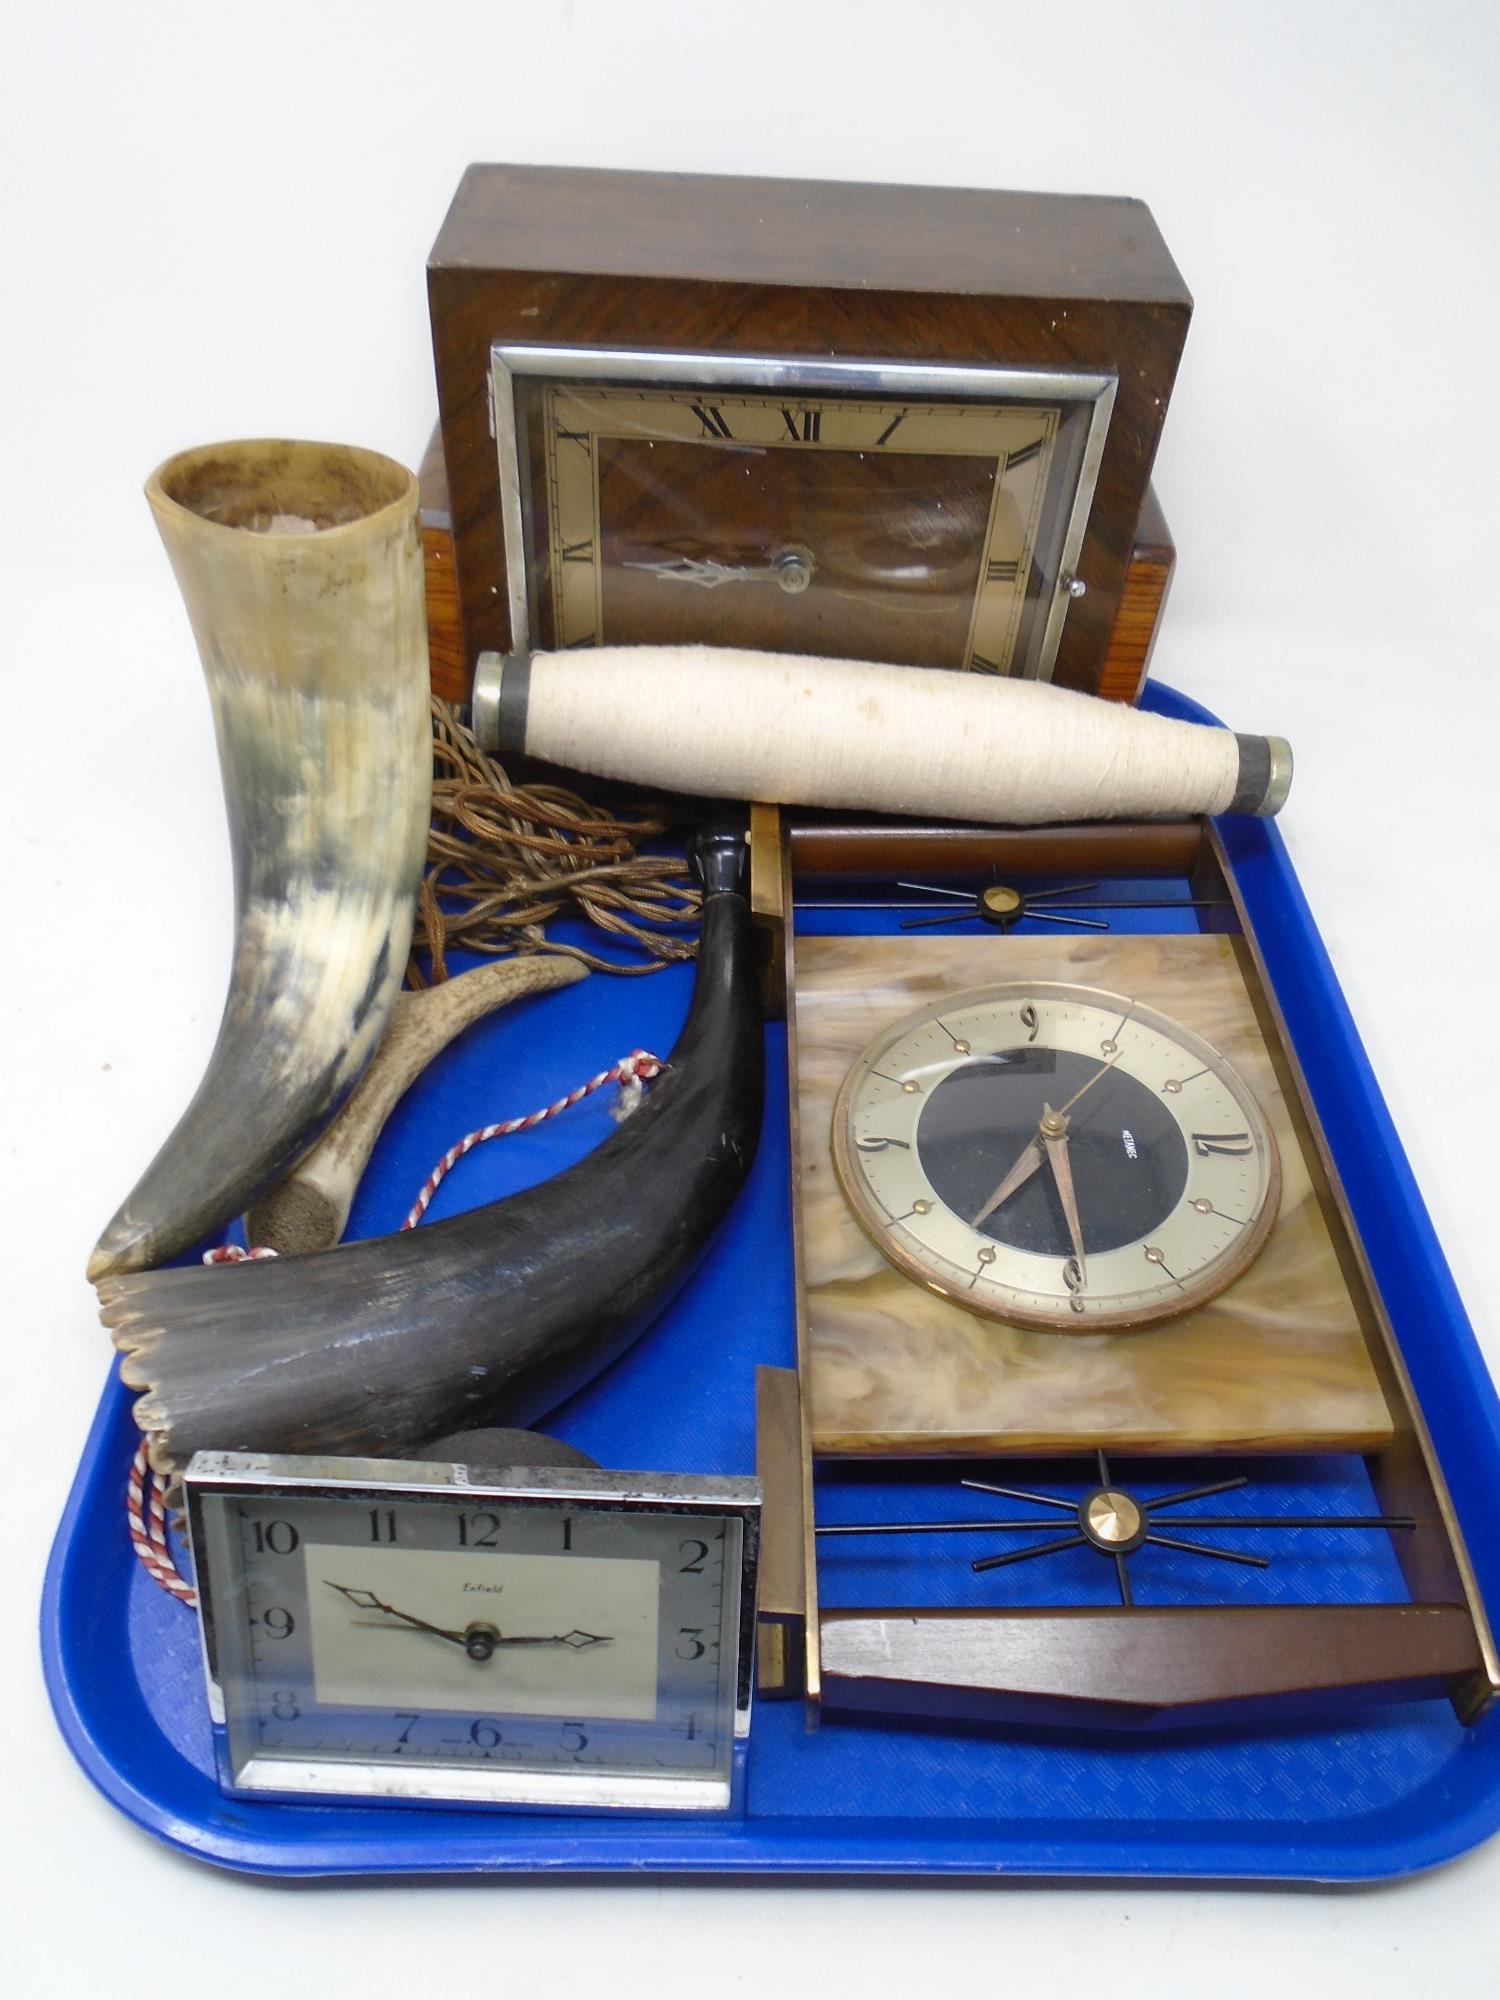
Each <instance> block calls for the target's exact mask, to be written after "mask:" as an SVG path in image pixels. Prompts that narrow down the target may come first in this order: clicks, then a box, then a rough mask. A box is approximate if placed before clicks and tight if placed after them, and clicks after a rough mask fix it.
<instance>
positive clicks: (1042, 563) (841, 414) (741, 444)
mask: <svg viewBox="0 0 1500 2000" xmlns="http://www.w3.org/2000/svg"><path fill="white" fill-rule="evenodd" d="M1114 387H1115V385H1114V381H1113V378H1112V377H1109V376H1102V375H1086V374H1082V373H1077V374H1069V373H1051V374H1047V373H1037V372H1030V371H1025V370H1020V369H1006V368H958V367H952V368H945V367H935V366H928V367H915V366H906V365H902V364H895V363H877V362H853V361H836V362H814V361H798V360H787V359H779V360H764V359H762V360H756V359H754V358H751V357H744V356H728V355H701V354H700V355H690V354H655V353H638V352H630V353H626V352H616V351H601V350H581V349H566V348H527V347H515V346H510V347H499V348H496V349H495V350H494V353H493V355H492V380H491V390H492V400H493V404H494V410H495V420H496V441H497V447H498V451H499V457H500V474H501V494H502V506H503V509H504V516H505V522H504V525H505V540H506V571H507V578H508V581H509V589H510V610H511V627H512V648H513V650H515V651H525V650H528V649H529V648H530V647H543V648H548V649H563V648H567V647H573V646H599V645H604V644H606V643H607V644H611V645H621V644H626V645H628V644H647V643H651V644H659V645H673V644H687V643H692V642H710V643H720V644H722V643H733V644H737V645H742V646H750V647H756V648H760V649H764V650H769V651H774V652H804V653H818V654H824V655H840V656H847V657H851V658H867V659H885V660H892V661H896V662H899V663H903V664H916V665H928V666H945V667H959V668H967V669H970V670H972V671H974V672H979V673H991V674H1020V675H1028V676H1034V677H1042V678H1045V677H1046V676H1047V675H1048V674H1049V673H1050V670H1051V665H1052V661H1053V658H1054V656H1055V653H1056V650H1057V643H1058V640H1059V638H1060V636H1061V632H1062V626H1063V621H1064V619H1065V617H1066V615H1067V608H1068V605H1069V603H1070V602H1071V601H1072V598H1073V597H1074V596H1076V595H1079V594H1081V593H1082V592H1083V591H1084V590H1085V589H1086V587H1087V586H1086V583H1085V581H1084V580H1083V579H1081V578H1079V577H1078V576H1076V575H1075V573H1074V564H1075V563H1076V561H1077V559H1078V551H1079V548H1080V546H1081V543H1082V539H1083V533H1084V529H1085V526H1086V524H1087V519H1088V510H1089V504H1090V501H1091V499H1092V495H1093V490H1094V483H1095V478H1096V474H1097V470H1098V463H1099V455H1100V452H1101V451H1102V449H1103V443H1104V436H1105V432H1106V430H1107V427H1108V422H1109V413H1110V409H1111V407H1112V404H1113V398H1114Z"/></svg>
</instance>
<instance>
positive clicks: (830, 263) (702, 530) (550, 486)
mask: <svg viewBox="0 0 1500 2000" xmlns="http://www.w3.org/2000/svg"><path fill="white" fill-rule="evenodd" d="M428 286H429V294H430V301H431V307H432V321H433V340H434V353H435V357H436V364H437V378H438V397H439V408H440V415H441V435H440V439H439V440H436V441H435V446H434V449H433V450H432V451H431V452H430V453H429V457H428V462H427V464H426V466H425V467H424V502H425V510H424V531H425V534H426V542H427V552H428V565H429V594H430V597H431V599H432V642H433V643H432V651H433V658H434V679H435V684H436V685H437V687H438V691H439V692H440V693H446V694H448V695H449V696H450V697H451V698H453V699H457V700H466V699H467V698H468V695H469V691H470V687H471V684H472V679H473V675H474V671H475V668H476V664H477V663H478V662H479V660H480V658H481V656H483V655H484V654H486V653H497V654H503V653H505V652H507V651H511V650H515V651H528V650H530V649H531V648H533V647H541V648H547V649H558V648H564V647H570V646H593V645H603V644H632V643H645V642H655V643H662V644H672V643H682V642H688V641H694V640H710V641H714V642H718V643H729V644H735V645H742V646H750V647H758V648H765V649H769V650H772V651H779V652H808V653H820V654H827V655H840V656H844V657H853V658H865V659H886V660H894V661H899V662H903V663H909V664H913V665H922V666H935V667H953V668H961V669H968V670H970V671H975V672H981V673H995V674H1016V675H1025V676H1029V677H1034V678H1043V679H1052V680H1055V681H1057V682H1058V683H1059V684H1060V685H1063V686H1067V687H1074V688H1083V689H1087V690H1089V691H1092V692H1099V693H1104V694H1108V695H1113V696H1116V697H1118V698H1120V699H1124V700H1131V699H1133V698H1134V697H1135V695H1136V693H1137V691H1138V688H1139V685H1140V682H1141V678H1142V676H1143V674H1144V671H1145V666H1146V661H1147V657H1148V654H1149V650H1150V644H1151V640H1152V637H1153V636H1154V631H1155V625H1156V621H1157V618H1158V616H1159V613H1160V609H1161V604H1162V601H1163V598H1164V596H1165V590H1166V585H1167V581H1168V578H1169V575H1170V570H1171V560H1172V555H1171V545H1170V540H1169V538H1168V537H1167V534H1166V530H1165V527H1164V525H1163V524H1162V523H1161V520H1160V516H1159V513H1158V511H1157V509H1156V507H1155V503H1154V500H1153V499H1152V497H1151V496H1150V493H1149V487H1148V482H1149V478H1150V471H1151V464H1152V460H1153V458H1154V456H1155V452H1156V446H1157V441H1158V438H1159V436H1160V432H1161V426H1162V422H1163V420H1164V418H1165V415H1166V410H1167V405H1168V401H1169V398H1170V395H1171V390H1172V383H1173V380H1174V378H1175V375H1176V370H1177V364H1178V359H1179V356H1180V354H1181V349H1182V343H1183V339H1184V337H1185V335H1186V331H1187V325H1188V319H1189V315H1190V312H1191V301H1190V299H1189V296H1188V293H1187V290H1186V288H1185V286H1184V285H1183V282H1182V279H1181V277H1180V275H1179V273H1178V271H1177V269H1176V266H1175V265H1174V263H1173V262H1172V259H1171V256H1170V255H1169V253H1168V251H1167V249H1166V246H1165V244H1164V243H1163V242H1162V240H1161V237H1160V235H1159V233H1158V231H1157V229H1156V226H1155V224H1154V222H1153V221H1152V219H1151V216H1150V213H1149V211H1148V210H1147V209H1146V208H1145V207H1144V206H1143V205H1142V204H1141V203H1139V202H1133V201H1124V200H1115V199H1103V198H1096V197H1086V196H1077V197H1074V196H1061V195H1035V194H988V193H981V192H977V191H972V190H937V189H922V188H907V187H870V186H844V185H837V184H823V183H812V182H798V181H760V180H737V179H733V180H732V179H705V178H698V177H693V176H677V175H671V176H668V175H643V174H626V173H600V172H579V171H576V170H563V169H547V168H518V167H489V166H484V167H473V168H471V169H470V170H469V172H468V173H467V174H466V175H465V177H464V180H463V182H462V184H461V185H460V188H459V190H458V193H457V196H456V197H455V200H454V203H453V206H452V209H451V211H450V213H449V216H448V219H447V221H446V223H445V224H444V226H443V230H442V232H441V234H440V236H439V238H438V241H437V244H436V246H435V247H434V250H433V253H432V257H431V260H430V263H429V270H428Z"/></svg>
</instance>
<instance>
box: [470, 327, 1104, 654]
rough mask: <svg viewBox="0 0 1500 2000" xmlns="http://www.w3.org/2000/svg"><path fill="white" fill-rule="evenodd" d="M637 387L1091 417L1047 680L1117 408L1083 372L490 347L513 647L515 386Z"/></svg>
mask: <svg viewBox="0 0 1500 2000" xmlns="http://www.w3.org/2000/svg"><path fill="white" fill-rule="evenodd" d="M533 377H541V378H543V379H547V380H556V381H596V382H609V383H640V384H643V385H649V386H651V387H661V388H678V389H691V388H696V387H700V386H712V387H714V388H717V389H720V390H723V389H726V388H739V389H746V390H781V391H785V392H787V393H789V394H797V395H804V396H806V395H817V394H819V393H820V392H821V393H824V394H830V395H832V394H839V395H846V396H847V395H867V396H902V397H905V398H907V399H908V400H911V401H928V402H944V401H947V402H955V401H963V402H997V403H1026V402H1031V403H1046V402H1054V403H1067V404H1070V405H1073V406H1075V407H1076V406H1079V405H1085V406H1088V408H1089V419H1088V428H1087V432H1086V434H1085V437H1084V442H1083V448H1082V451H1081V453H1080V454H1079V460H1078V476H1077V481H1076V484H1075V486H1074V489H1073V498H1072V502H1071V505H1070V507H1069V511H1068V519H1067V524H1066V527H1065V528H1064V531H1063V537H1062V542H1061V545H1060V547H1059V551H1058V564H1057V574H1056V575H1055V576H1054V577H1053V579H1052V587H1051V593H1050V598H1049V600H1048V603H1047V614H1046V618H1045V620H1044V622H1043V625H1042V632H1041V638H1040V641H1039V643H1038V644H1037V645H1036V646H1035V647H1034V649H1033V654H1032V657H1031V658H1030V659H1028V660H1027V661H1026V662H1025V663H1024V665H1023V667H1022V668H1021V669H1019V670H1018V675H1019V677H1023V678H1026V679H1031V680H1050V679H1051V678H1052V669H1053V666H1054V664H1055V662H1056V659H1057V649H1058V646H1059V644H1060V642H1061V639H1062V632H1063V624H1064V622H1065V620H1066V618H1067V615H1068V607H1069V605H1070V604H1071V603H1072V601H1073V599H1074V596H1075V595H1081V594H1082V592H1081V591H1079V590H1078V589H1077V583H1078V581H1079V580H1078V578H1077V566H1078V559H1079V555H1080V553H1081V551H1082V548H1083V538H1084V534H1085V531H1086V530H1087V527H1088V520H1089V512H1090V509H1091V508H1092V506H1093V501H1094V489H1095V487H1096V485H1097V484H1098V478H1099V465H1100V461H1101V459H1102V458H1103V456H1104V441H1105V437H1106V435H1107V434H1108V431H1109V422H1110V417H1111V415H1112V413H1113V410H1114V402H1115V390H1116V386H1117V384H1116V378H1115V377H1114V376H1113V375H1102V374H1099V373H1097V372H1093V371H1089V370H1078V371H1071V370H1064V369H1035V368H1001V367H963V366H952V367H950V366H947V365H945V364H939V363H915V362H911V363H908V362H903V361H853V360H844V361H828V360H819V359H817V358H815V357H812V356H786V355H777V356H769V355H752V354H691V353H677V352H665V351H657V350H653V349H648V348H608V347H543V346H537V347H533V346H528V345H525V344H517V343H502V342H496V343H495V345H494V346H492V347H491V349H490V380H489V393H490V415H491V423H492V428H493V430H494V436H495V451H496V455H497V458H498V461H499V471H500V521H501V529H502V533H503V537H504V546H505V580H506V592H507V597H508V601H509V606H510V650H511V651H512V652H513V653H528V652H530V651H531V649H532V644H533V639H534V635H533V633H532V629H531V585H530V565H529V562H528V557H527V548H526V515H525V502H524V496H523V492H522V476H521V454H520V439H519V434H518V430H517V422H516V387H517V382H518V380H525V379H530V378H533Z"/></svg>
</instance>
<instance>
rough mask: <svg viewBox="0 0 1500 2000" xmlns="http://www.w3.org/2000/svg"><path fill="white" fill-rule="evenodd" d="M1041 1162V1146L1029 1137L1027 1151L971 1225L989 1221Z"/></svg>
mask: <svg viewBox="0 0 1500 2000" xmlns="http://www.w3.org/2000/svg"><path fill="white" fill-rule="evenodd" d="M1041 1164H1042V1149H1041V1146H1040V1145H1039V1144H1038V1142H1037V1140H1036V1139H1028V1140H1027V1141H1026V1149H1025V1151H1024V1152H1023V1153H1022V1154H1021V1156H1020V1158H1019V1159H1018V1160H1017V1161H1016V1163H1015V1165H1014V1166H1013V1167H1012V1168H1011V1170H1010V1172H1009V1173H1008V1174H1007V1175H1006V1176H1005V1179H1004V1180H1003V1181H1001V1183H1000V1185H999V1187H997V1188H996V1189H995V1192H994V1193H993V1194H992V1195H991V1196H990V1198H989V1200H988V1201H987V1202H986V1203H985V1205H984V1207H983V1208H982V1209H980V1211H979V1213H978V1215H976V1216H975V1217H974V1218H973V1220H972V1222H971V1224H970V1227H971V1228H973V1229H977V1228H978V1227H979V1225H980V1223H981V1222H985V1221H987V1220H988V1219H989V1217H990V1216H992V1215H993V1214H994V1212H995V1210H996V1209H997V1208H998V1207H999V1206H1000V1204H1001V1202H1003V1201H1009V1200H1010V1198H1011V1196H1012V1195H1013V1194H1014V1193H1015V1191H1016V1189H1017V1188H1018V1187H1023V1186H1024V1185H1025V1184H1026V1182H1027V1181H1029V1180H1030V1179H1031V1176H1032V1175H1033V1174H1034V1173H1035V1172H1036V1170H1037V1168H1038V1167H1039V1166H1040V1165H1041Z"/></svg>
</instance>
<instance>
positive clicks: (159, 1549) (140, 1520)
mask: <svg viewBox="0 0 1500 2000" xmlns="http://www.w3.org/2000/svg"><path fill="white" fill-rule="evenodd" d="M665 1068H666V1064H665V1063H664V1062H663V1061H662V1060H661V1058H660V1056H654V1055H652V1054H651V1052H650V1051H649V1050H648V1049H632V1050H631V1052H630V1054H629V1055H628V1056H622V1057H621V1058H620V1060H619V1062H617V1063H612V1064H611V1065H610V1067H609V1068H608V1069H601V1070H600V1072H599V1074H598V1075H597V1076H591V1077H590V1078H589V1080H588V1082H587V1083H581V1084H580V1085H579V1086H578V1088H577V1089H576V1090H570V1091H569V1092H568V1094H567V1096H566V1097H559V1098H557V1099H556V1100H555V1101H554V1102H553V1103H551V1104H544V1105H543V1106H542V1108H541V1110H540V1111H528V1112H527V1114H526V1116H525V1117H524V1118H506V1119H503V1120H502V1121H501V1122H500V1123H499V1124H498V1125H481V1126H480V1127H479V1129H478V1131H476V1132H470V1133H468V1134H466V1135H465V1137H464V1138H462V1139H460V1140H459V1142H458V1144H457V1145H456V1146H450V1147H449V1148H448V1150H447V1152H446V1153H444V1155H443V1157H442V1158H441V1159H440V1160H439V1161H438V1163H437V1165H436V1166H435V1167H434V1168H433V1170H432V1172H431V1173H430V1174H429V1175H428V1176H427V1178H426V1180H425V1181H424V1182H423V1183H422V1188H421V1192H420V1193H419V1194H418V1196H417V1198H416V1200H415V1201H414V1202H413V1203H412V1205H411V1208H410V1210H409V1211H408V1213H407V1217H406V1220H405V1221H404V1222H403V1223H402V1225H401V1227H402V1228H403V1229H415V1228H416V1226H417V1224H418V1223H419V1222H420V1221H421V1220H422V1218H423V1216H424V1215H425V1214H426V1213H427V1210H428V1209H429V1207H430V1206H431V1204H432V1198H433V1196H434V1195H435V1194H436V1193H437V1191H438V1189H439V1188H440V1187H441V1186H442V1184H443V1182H444V1181H445V1180H446V1179H447V1177H448V1175H449V1174H450V1173H451V1172H452V1171H453V1169H454V1168H455V1167H456V1166H457V1165H458V1163H459V1161H460V1160H461V1159H462V1158H463V1157H464V1155H465V1154H466V1153H472V1152H473V1150H474V1148H475V1147H476V1146H482V1145H484V1143H485V1142H486V1141H487V1140H489V1139H508V1138H509V1137H510V1135H511V1134H512V1133H513V1132H526V1131H529V1130H530V1129H531V1127H532V1126H533V1125H540V1124H541V1123H542V1121H543V1120H544V1119H546V1118H555V1117H556V1116H557V1114H558V1112H559V1111H567V1110H570V1109H571V1108H572V1106H573V1105H575V1104H581V1103H582V1102H583V1100H584V1098H586V1097H591V1096H592V1095H593V1094H594V1092H595V1091H596V1090H602V1089H603V1088H604V1086H605V1084H607V1083H617V1084H619V1086H620V1089H621V1091H622V1092H624V1093H626V1107H625V1108H626V1110H627V1111H633V1110H634V1109H635V1105H636V1103H638V1102H639V1100H640V1095H641V1092H642V1091H643V1089H644V1088H645V1086H646V1085H647V1084H648V1083H650V1082H651V1081H652V1079H653V1078H654V1077H658V1076H660V1075H661V1073H662V1071H663V1070H664V1069H665ZM275 1255H276V1252H275V1251H274V1250H270V1249H267V1248H266V1247H265V1246H264V1245H263V1244H257V1245H256V1246H255V1247H254V1248H253V1249H250V1250H242V1249H241V1248H240V1246H239V1245H238V1244H237V1243H221V1244H220V1245H219V1246H218V1248H217V1249H214V1250H205V1251H204V1253H203V1261H204V1263H205V1264H243V1263H249V1262H252V1261H255V1260H258V1259H262V1258H266V1257H274V1256H275ZM125 1512H126V1517H127V1520H128V1522H129V1527H130V1545H131V1547H132V1548H133V1549H134V1550H135V1552H136V1555H137V1557H138V1558H139V1559H140V1561H141V1563H142V1564H143V1565H144V1567H145V1570H146V1574H147V1575H148V1576H149V1577H151V1578H152V1580H153V1581H154V1582H156V1583H159V1584H160V1585H161V1587H162V1589H163V1590H167V1591H170V1592H171V1594H172V1595H173V1597H176V1598H179V1599H180V1600H181V1601H182V1602H183V1603H184V1604H188V1605H195V1604H196V1603H197V1602H198V1597H197V1593H196V1592H195V1591H194V1589H193V1586H192V1585H191V1584H190V1583H189V1582H188V1581H187V1579H186V1578H185V1577H184V1576H183V1575H182V1573H181V1571H180V1570H179V1569H178V1567H177V1564H176V1561H175V1559H174V1558H173V1555H172V1550H171V1546H170V1544H169V1543H168V1541H167V1503H166V1483H165V1481H164V1480H163V1479H162V1478H161V1476H160V1474H159V1473H154V1472H150V1471H149V1468H148V1466H147V1461H146V1447H145V1445H144V1444H142V1445H141V1447H140V1448H139V1450H138V1451H137V1452H136V1455H135V1457H134V1459H133V1460H132V1462H131V1467H130V1478H129V1480H128V1482H127V1484H126V1489H125Z"/></svg>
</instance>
